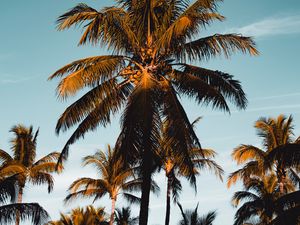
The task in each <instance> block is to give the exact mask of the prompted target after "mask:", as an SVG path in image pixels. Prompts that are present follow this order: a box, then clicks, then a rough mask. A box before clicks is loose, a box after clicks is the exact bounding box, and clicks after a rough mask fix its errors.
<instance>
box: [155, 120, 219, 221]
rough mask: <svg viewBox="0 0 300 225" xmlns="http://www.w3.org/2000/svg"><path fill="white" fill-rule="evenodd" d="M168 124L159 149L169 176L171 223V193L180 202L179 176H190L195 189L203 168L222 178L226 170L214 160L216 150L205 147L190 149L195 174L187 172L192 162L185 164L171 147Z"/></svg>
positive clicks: (168, 206) (168, 199) (164, 127)
mask: <svg viewBox="0 0 300 225" xmlns="http://www.w3.org/2000/svg"><path fill="white" fill-rule="evenodd" d="M199 120H200V117H198V118H197V119H196V120H195V121H194V122H193V123H192V125H195V124H196V123H197V122H198V121H199ZM167 126H168V125H167V124H165V126H163V128H162V134H161V147H160V148H159V149H158V154H159V156H160V159H161V164H162V165H161V167H162V168H163V170H164V171H165V176H166V177H167V200H166V202H167V204H166V217H165V225H169V222H170V212H171V195H173V201H174V203H177V202H178V198H179V193H180V192H181V189H182V186H181V182H180V180H179V179H178V177H180V176H183V177H187V178H189V181H190V184H191V185H193V186H194V188H195V191H196V190H197V187H196V175H199V174H200V170H201V169H203V168H208V169H209V170H212V171H214V172H215V174H216V176H218V177H219V178H220V179H221V180H222V174H223V173H224V171H223V170H222V168H221V167H220V166H219V165H218V164H217V163H216V162H215V161H213V160H212V158H214V157H215V155H216V153H215V151H213V150H211V149H203V148H199V149H198V148H194V149H190V151H189V157H190V161H191V162H192V163H193V167H194V169H193V174H192V175H190V174H188V173H187V171H189V166H190V164H188V165H187V164H185V161H184V160H182V156H181V155H178V154H176V151H174V150H173V149H171V148H170V146H169V145H168V144H169V143H170V142H171V141H170V140H171V139H172V137H169V135H168V133H167V132H165V131H166V130H167V129H166V128H167Z"/></svg>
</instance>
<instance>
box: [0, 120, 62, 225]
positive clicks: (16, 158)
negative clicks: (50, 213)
mask: <svg viewBox="0 0 300 225" xmlns="http://www.w3.org/2000/svg"><path fill="white" fill-rule="evenodd" d="M10 131H11V132H13V133H14V135H15V137H14V138H13V139H12V140H11V144H12V147H11V149H12V151H13V156H11V155H10V154H8V153H7V152H6V151H4V150H1V149H0V162H2V168H3V169H4V168H5V171H6V172H5V173H6V175H9V174H10V173H12V172H13V171H15V170H16V171H18V173H17V174H15V175H14V178H16V179H17V184H18V198H17V203H22V197H23V190H24V187H25V185H26V183H27V182H30V183H32V184H34V185H41V184H47V185H48V192H51V191H52V189H53V177H52V175H51V174H50V173H51V172H54V171H55V166H56V160H57V159H58V157H59V153H57V152H52V153H50V154H48V155H46V156H44V157H42V158H41V159H39V160H37V161H35V159H36V139H37V136H38V131H36V132H35V133H33V128H32V126H30V127H29V128H27V127H25V126H23V125H16V126H14V127H12V129H11V130H10ZM61 169H62V167H61V166H60V167H59V171H60V170H61ZM19 223H20V218H19V216H18V213H17V217H16V225H19Z"/></svg>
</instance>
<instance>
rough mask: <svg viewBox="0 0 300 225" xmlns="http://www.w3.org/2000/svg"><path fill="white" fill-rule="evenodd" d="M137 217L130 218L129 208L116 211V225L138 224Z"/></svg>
mask: <svg viewBox="0 0 300 225" xmlns="http://www.w3.org/2000/svg"><path fill="white" fill-rule="evenodd" d="M138 219H139V217H132V216H131V210H130V208H129V207H126V208H124V207H123V208H122V209H116V216H115V220H116V225H136V224H138Z"/></svg>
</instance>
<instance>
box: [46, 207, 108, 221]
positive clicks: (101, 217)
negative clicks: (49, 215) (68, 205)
mask: <svg viewBox="0 0 300 225" xmlns="http://www.w3.org/2000/svg"><path fill="white" fill-rule="evenodd" d="M47 224H48V225H108V222H107V216H106V213H105V212H104V208H94V207H93V206H91V205H90V206H87V207H86V208H75V209H73V210H72V211H71V213H70V214H69V215H68V214H63V213H61V214H60V219H59V220H57V221H50V222H48V223H47Z"/></svg>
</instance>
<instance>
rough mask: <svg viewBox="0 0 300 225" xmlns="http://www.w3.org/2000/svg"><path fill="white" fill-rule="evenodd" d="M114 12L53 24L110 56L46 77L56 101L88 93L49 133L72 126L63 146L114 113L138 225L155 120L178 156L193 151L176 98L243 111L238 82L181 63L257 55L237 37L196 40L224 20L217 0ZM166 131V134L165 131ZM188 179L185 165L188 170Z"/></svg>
mask: <svg viewBox="0 0 300 225" xmlns="http://www.w3.org/2000/svg"><path fill="white" fill-rule="evenodd" d="M116 2H117V5H116V6H112V7H105V8H103V9H101V10H99V11H97V10H95V9H93V8H91V7H89V6H88V5H86V4H79V5H77V6H75V7H74V8H73V9H71V10H69V11H68V12H66V13H65V14H63V15H62V16H60V17H59V19H58V21H57V22H58V29H59V30H64V29H67V28H70V27H71V26H76V25H81V24H85V25H86V26H85V27H84V28H85V31H84V33H83V35H82V37H81V39H80V41H79V44H86V43H91V44H94V45H98V44H100V45H102V46H105V47H107V49H108V50H110V51H111V52H112V54H110V55H104V56H94V57H88V58H85V59H80V60H77V61H74V62H72V63H70V64H68V65H66V66H64V67H62V68H61V69H59V70H58V71H56V72H55V73H54V74H53V75H51V76H50V77H49V79H53V78H56V77H58V78H60V79H61V80H60V82H59V84H58V87H57V93H58V96H59V97H61V98H62V99H66V98H68V97H70V96H72V95H75V94H76V93H77V92H78V91H79V90H82V89H84V88H85V87H88V88H90V90H89V91H88V92H87V93H86V94H84V95H83V96H82V97H81V98H79V99H78V100H77V101H75V102H74V103H73V104H72V105H70V106H69V107H68V108H67V109H66V110H65V111H64V113H63V114H62V115H61V116H60V118H59V120H58V123H57V126H56V132H57V133H59V132H60V131H66V130H68V129H69V128H71V127H73V126H74V125H78V126H77V128H76V129H75V131H74V133H73V134H72V136H71V137H70V138H69V140H68V141H67V143H66V144H65V146H64V148H63V150H62V154H61V157H60V159H59V162H60V163H61V162H62V161H63V160H65V159H66V158H67V155H68V150H69V146H70V145H71V144H73V143H74V142H75V141H76V140H77V139H79V138H81V137H84V135H85V133H86V132H88V131H91V130H95V128H96V127H97V126H98V125H102V126H106V125H107V124H109V123H110V121H111V116H112V115H115V114H116V113H118V112H120V111H121V110H122V109H123V110H122V111H123V113H122V117H121V118H122V119H121V120H122V121H121V133H120V135H119V138H118V142H117V148H118V151H119V152H120V154H122V155H123V157H124V159H125V160H126V161H127V162H129V163H133V164H135V163H137V162H141V166H142V179H143V185H142V190H143V191H142V197H141V198H142V201H141V207H140V224H141V225H146V224H147V220H148V205H149V194H150V186H151V185H150V183H151V175H152V172H153V170H152V167H153V160H154V159H152V158H153V157H154V155H155V154H154V152H155V150H156V149H157V147H158V146H159V143H158V142H159V127H160V123H161V120H162V119H164V120H167V121H169V123H170V124H176V126H171V127H174V129H173V131H172V132H173V136H174V140H173V144H172V145H177V146H178V147H177V148H176V149H177V150H176V151H179V152H178V153H180V154H183V155H186V157H185V160H186V161H189V158H188V150H189V149H191V148H193V147H197V148H200V147H201V146H200V143H199V140H198V138H197V136H196V134H195V133H194V132H193V130H192V126H191V123H190V121H189V119H188V117H187V115H186V113H185V110H184V108H183V106H182V105H181V102H180V101H179V95H185V96H188V97H191V98H193V99H195V100H196V102H197V103H199V104H201V103H204V104H211V105H212V106H213V108H217V109H222V110H224V111H229V107H228V104H227V101H226V100H229V101H231V102H232V103H233V104H234V105H236V106H237V107H238V108H240V109H244V108H245V107H246V104H247V100H246V97H245V93H244V92H243V90H242V87H241V85H240V83H239V81H237V80H235V79H233V76H232V75H230V74H227V73H224V72H220V71H214V70H209V69H205V68H202V67H198V66H194V65H191V64H188V63H187V61H189V62H195V61H204V60H208V59H210V58H213V57H215V56H219V55H221V54H222V53H223V54H224V55H225V56H229V55H231V54H232V53H234V52H237V51H241V52H243V53H249V54H251V55H257V54H258V51H257V50H256V49H255V43H254V42H253V40H252V39H251V38H249V37H244V36H241V35H238V34H215V35H212V36H208V37H199V36H198V35H197V34H199V31H202V30H204V29H205V28H206V27H207V26H208V25H209V24H211V23H212V22H213V21H215V20H218V21H222V20H224V17H223V16H222V15H220V14H219V13H218V12H217V2H218V1H217V0H196V1H193V3H191V4H189V2H188V1H187V0H184V1H177V0H162V1H156V0H142V1H136V0H116ZM170 132H171V131H170ZM190 173H192V166H190Z"/></svg>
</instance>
